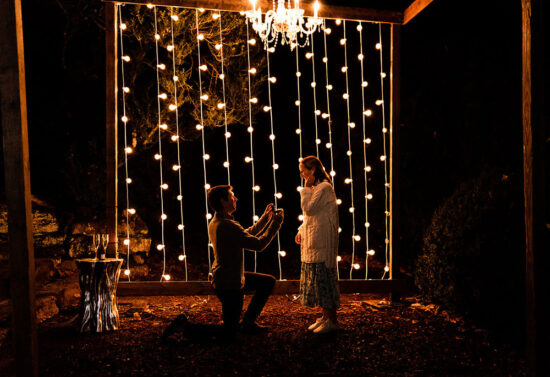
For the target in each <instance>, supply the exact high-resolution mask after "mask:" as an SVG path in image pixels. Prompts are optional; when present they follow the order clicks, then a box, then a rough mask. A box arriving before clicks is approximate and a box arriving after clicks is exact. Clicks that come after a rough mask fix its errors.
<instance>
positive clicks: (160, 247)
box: [153, 6, 170, 281]
mask: <svg viewBox="0 0 550 377" xmlns="http://www.w3.org/2000/svg"><path fill="white" fill-rule="evenodd" d="M153 12H154V15H155V35H154V38H155V54H156V62H157V65H156V75H157V114H158V116H157V121H158V123H157V126H158V154H157V155H155V159H156V160H158V162H159V177H160V187H159V189H160V213H161V215H160V220H161V221H160V223H161V243H160V244H159V245H157V250H159V251H162V276H161V279H160V281H162V280H163V279H164V280H169V279H170V278H169V277H167V276H168V275H166V245H165V243H164V221H165V220H166V214H165V213H164V192H163V191H164V190H165V189H167V188H168V186H167V185H166V183H164V179H163V174H162V168H163V166H162V165H163V164H162V134H161V130H162V128H163V127H162V126H163V124H162V123H161V122H162V119H161V105H160V100H161V98H162V97H161V93H160V72H159V71H160V69H161V67H164V65H161V64H160V62H159V40H160V35H159V34H158V22H157V7H156V6H154V7H153Z"/></svg>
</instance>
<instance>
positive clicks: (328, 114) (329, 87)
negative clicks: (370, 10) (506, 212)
mask: <svg viewBox="0 0 550 377" xmlns="http://www.w3.org/2000/svg"><path fill="white" fill-rule="evenodd" d="M331 32H332V30H331V29H330V28H329V27H327V20H326V19H324V20H323V44H324V53H325V54H324V56H323V63H324V64H325V92H326V96H327V112H326V113H324V114H322V115H321V118H324V119H327V121H328V122H327V124H328V142H327V144H326V145H325V146H326V148H327V149H328V150H329V152H330V176H331V177H332V186H333V188H334V189H335V185H334V177H335V176H336V171H334V153H333V149H332V115H331V112H330V92H331V90H332V85H331V84H330V82H329V77H328V54H327V35H328V34H330V33H331ZM337 258H338V259H341V257H339V256H337ZM338 264H339V263H338V262H337V263H336V276H337V277H338V279H340V268H339V266H338Z"/></svg>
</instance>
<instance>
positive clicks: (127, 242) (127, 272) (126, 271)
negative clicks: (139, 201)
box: [117, 4, 132, 281]
mask: <svg viewBox="0 0 550 377" xmlns="http://www.w3.org/2000/svg"><path fill="white" fill-rule="evenodd" d="M117 7H118V17H119V18H118V21H119V31H120V56H124V38H123V31H124V30H125V29H126V24H124V23H123V22H122V6H121V5H120V4H118V5H117ZM123 25H124V26H123ZM124 62H125V60H124V59H120V72H121V80H122V123H123V125H124V126H123V127H124V172H125V174H126V180H125V183H126V186H125V187H126V238H125V239H124V246H126V268H125V269H124V275H125V276H126V277H127V278H128V281H130V188H129V185H130V182H131V179H130V177H129V176H128V154H129V153H132V148H131V147H129V146H128V132H127V131H128V130H127V122H128V117H127V115H126V93H128V92H129V91H130V89H129V88H127V87H126V84H125V81H124Z"/></svg>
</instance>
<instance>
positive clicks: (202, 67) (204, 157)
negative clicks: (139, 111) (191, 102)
mask: <svg viewBox="0 0 550 377" xmlns="http://www.w3.org/2000/svg"><path fill="white" fill-rule="evenodd" d="M195 25H196V29H197V61H198V64H197V65H198V69H197V72H198V74H199V101H200V102H199V108H200V118H201V119H200V120H201V122H200V124H197V127H196V128H197V130H199V131H200V132H201V140H202V171H203V175H204V204H205V215H206V234H207V237H208V246H207V249H206V252H207V254H208V281H210V278H211V277H212V260H211V257H210V245H211V243H210V235H209V233H208V223H209V220H210V219H211V218H212V215H211V214H210V212H208V189H209V188H210V185H209V184H208V180H207V177H206V160H207V159H209V158H210V155H208V154H207V153H206V144H205V141H204V112H203V100H204V97H203V94H202V76H201V71H203V70H206V69H207V67H206V65H201V40H204V35H202V34H200V31H199V10H198V9H195Z"/></svg>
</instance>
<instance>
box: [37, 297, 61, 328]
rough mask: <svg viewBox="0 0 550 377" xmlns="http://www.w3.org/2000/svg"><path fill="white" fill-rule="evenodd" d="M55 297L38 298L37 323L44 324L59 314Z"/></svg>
mask: <svg viewBox="0 0 550 377" xmlns="http://www.w3.org/2000/svg"><path fill="white" fill-rule="evenodd" d="M56 301H57V300H56V297H55V296H43V297H37V298H36V321H37V322H38V323H42V322H44V321H45V320H47V319H50V318H52V317H53V316H54V315H56V314H58V313H59V308H58V307H57V304H56Z"/></svg>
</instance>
